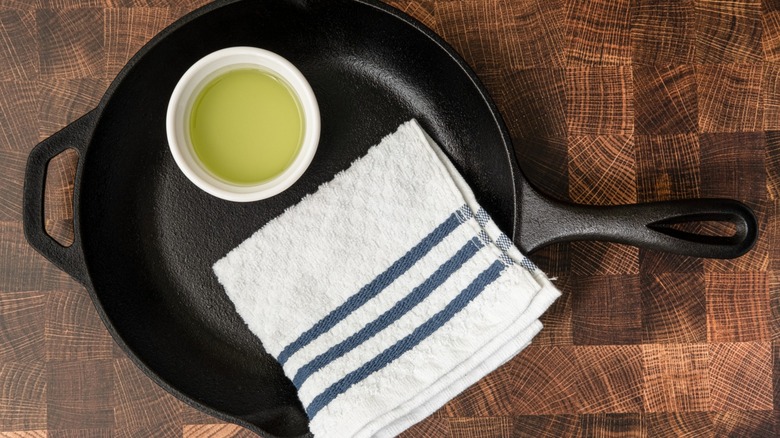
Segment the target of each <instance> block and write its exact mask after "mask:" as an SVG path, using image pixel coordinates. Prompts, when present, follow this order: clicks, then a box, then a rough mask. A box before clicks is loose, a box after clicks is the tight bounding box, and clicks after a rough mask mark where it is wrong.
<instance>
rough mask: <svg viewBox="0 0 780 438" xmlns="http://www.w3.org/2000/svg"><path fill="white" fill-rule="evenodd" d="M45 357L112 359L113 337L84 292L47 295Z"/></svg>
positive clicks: (50, 358)
mask: <svg viewBox="0 0 780 438" xmlns="http://www.w3.org/2000/svg"><path fill="white" fill-rule="evenodd" d="M45 320H46V359H47V360H68V361H72V360H95V359H111V358H112V357H113V356H112V351H111V348H112V345H113V343H114V342H113V340H112V339H111V335H109V334H108V330H106V327H105V325H103V322H102V321H101V320H100V318H99V317H98V314H97V312H96V311H95V308H94V306H93V305H92V301H91V300H90V298H89V296H88V295H87V294H85V293H84V292H83V291H62V292H59V291H58V292H51V293H49V294H48V295H47V296H46V318H45Z"/></svg>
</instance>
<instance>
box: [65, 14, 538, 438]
mask: <svg viewBox="0 0 780 438" xmlns="http://www.w3.org/2000/svg"><path fill="white" fill-rule="evenodd" d="M243 1H250V0H215V1H214V2H212V3H210V4H208V5H204V6H201V7H199V8H197V9H195V10H194V11H191V12H189V13H187V14H185V15H184V16H182V17H180V18H179V19H177V20H176V21H174V22H173V23H171V24H170V25H168V26H167V27H165V28H164V29H163V30H161V31H160V32H159V33H157V34H156V35H155V36H154V37H152V39H150V40H149V41H148V42H147V43H146V44H144V45H143V46H142V47H141V48H140V49H139V50H138V51H137V52H136V53H135V54H134V55H133V56H132V57H131V58H130V59H129V60H128V61H127V63H126V64H125V65H124V67H122V69H121V70H120V71H119V73H117V75H116V77H115V78H114V79H113V80H112V81H111V84H110V85H109V87H108V88H107V89H106V91H105V93H104V94H103V96H102V97H101V99H100V102H99V103H98V105H97V106H96V107H95V108H94V109H92V110H90V111H89V112H88V113H93V114H94V121H93V126H92V128H91V131H90V135H89V138H88V139H86V141H85V146H84V149H83V151H82V152H81V156H80V157H79V167H78V169H77V172H79V173H81V172H82V168H81V167H82V165H83V163H84V162H85V159H86V157H87V155H88V153H89V150H90V148H91V146H92V140H93V135H94V132H95V130H96V129H97V127H98V125H99V124H100V123H101V121H102V119H103V114H104V110H105V107H106V106H107V105H108V103H109V102H110V101H111V99H112V98H113V95H114V94H115V92H116V90H117V89H118V88H119V87H120V86H121V85H122V83H123V82H124V80H125V78H126V77H127V75H128V74H129V72H130V70H132V69H133V68H134V67H135V65H136V64H137V63H138V62H139V61H140V60H141V59H142V58H143V57H144V56H146V54H147V53H148V52H149V51H150V50H152V48H154V47H155V46H156V45H157V44H159V43H160V42H161V41H163V40H164V39H165V38H166V37H167V36H168V35H170V34H171V33H173V32H175V31H177V30H178V29H180V28H181V27H183V26H185V25H186V24H188V23H189V22H191V21H193V20H195V19H196V18H199V17H201V16H203V15H205V14H208V13H210V12H213V11H215V10H217V9H220V8H222V7H225V6H228V5H231V4H234V3H240V2H243ZM287 1H292V0H287ZM343 2H344V3H357V4H358V5H363V6H368V7H371V8H374V9H376V10H378V11H380V12H382V13H385V14H388V15H389V16H390V17H392V18H395V19H398V20H400V21H401V22H402V23H403V24H404V25H407V26H411V27H412V28H414V29H415V30H417V31H418V32H420V33H421V34H422V37H425V38H427V39H428V40H430V41H431V42H433V43H434V44H436V46H438V48H439V49H440V50H442V51H443V52H444V53H445V54H447V55H448V56H449V57H450V59H452V61H454V62H455V64H456V65H457V66H458V67H459V68H460V70H461V71H462V72H463V73H464V74H465V75H466V77H468V79H469V80H470V81H471V83H472V85H473V87H474V89H476V91H477V92H478V93H479V95H480V96H481V97H482V102H483V103H484V104H485V105H486V106H487V111H488V112H489V113H490V115H491V117H492V118H493V121H494V122H495V124H496V128H497V129H498V133H499V135H500V138H501V142H502V143H503V147H504V151H505V153H506V160H507V164H508V165H509V173H510V176H511V184H512V196H513V199H512V203H513V205H512V207H513V208H512V222H511V223H512V235H511V237H512V239H513V240H514V238H515V237H516V236H515V234H516V232H517V215H518V193H517V191H518V187H517V178H518V175H520V177H523V176H522V171H521V170H520V168H519V164H518V162H517V158H516V156H515V155H514V150H513V148H512V141H511V137H510V135H509V131H508V129H507V127H506V124H505V122H504V120H503V118H502V117H501V113H500V112H499V110H498V107H497V106H496V104H495V102H493V100H492V98H491V97H490V94H489V93H488V91H487V89H486V88H485V86H484V85H483V84H482V82H481V81H480V79H479V78H478V77H477V75H476V73H475V72H474V70H473V69H472V68H471V67H470V66H469V65H468V64H467V63H466V61H465V60H464V59H463V58H462V57H461V56H460V55H459V54H458V53H457V52H456V51H455V49H454V48H453V47H452V46H450V44H449V43H447V42H446V41H445V40H444V39H443V38H442V37H441V36H439V35H438V34H436V33H435V32H434V31H433V30H431V29H430V28H428V27H427V26H426V25H425V24H423V23H422V22H420V21H419V20H417V19H415V18H414V17H412V16H410V15H408V14H406V13H405V12H403V11H401V10H400V9H397V8H395V7H393V6H391V5H388V4H385V3H383V2H381V1H380V0H343ZM88 113H87V114H88ZM78 182H79V184H78V185H76V186H75V187H74V193H73V203H74V211H75V212H76V214H75V215H74V218H73V221H74V228H75V229H77V230H78V233H76V240H77V241H76V242H75V243H77V244H78V249H79V251H81V253H82V260H83V261H84V265H85V266H84V267H85V271H86V275H85V279H84V286H85V289H86V290H87V292H88V293H89V296H90V299H91V300H92V303H93V305H94V306H95V309H96V310H97V312H98V315H99V316H100V319H101V321H102V322H103V324H104V325H105V327H106V329H107V330H108V331H109V333H110V334H111V337H112V338H113V340H114V342H116V343H117V344H118V345H119V346H120V347H121V349H122V351H124V352H125V353H126V354H127V356H128V357H129V358H130V360H131V361H132V362H133V364H134V365H135V366H137V367H138V368H139V369H140V370H141V371H142V372H143V373H144V374H145V375H146V376H148V377H149V378H150V379H152V380H153V381H154V382H155V383H156V384H157V385H158V386H160V387H161V388H163V389H164V390H165V391H166V392H168V393H169V394H171V395H173V396H174V397H176V398H177V399H178V400H180V401H182V402H183V403H185V404H187V405H189V406H191V407H193V408H195V409H197V410H199V411H201V412H204V413H206V414H208V415H211V416H213V417H215V418H218V419H220V420H223V421H226V422H229V423H233V424H237V425H239V426H242V427H244V428H246V429H248V430H250V431H252V432H254V433H256V434H258V435H260V436H263V437H276V435H273V434H271V433H270V432H267V431H265V430H263V429H261V428H260V427H259V426H257V425H255V424H252V423H250V422H248V421H246V420H244V419H242V418H239V417H236V416H233V415H231V414H228V413H225V412H222V411H219V410H216V409H214V408H212V407H210V406H207V405H205V404H203V403H202V402H200V401H198V400H196V399H194V398H193V397H191V396H190V395H188V394H185V393H184V392H182V391H180V390H179V389H178V388H176V387H175V386H173V385H171V384H169V383H168V382H167V381H166V380H164V379H163V378H162V377H161V376H160V375H158V374H157V372H155V371H154V370H153V369H152V368H151V367H149V366H147V365H146V363H145V362H144V361H143V360H142V358H140V357H139V356H138V355H137V354H136V353H135V351H134V350H133V349H131V348H130V347H129V346H128V345H127V344H126V343H125V340H124V338H123V337H122V336H121V335H120V334H119V332H118V331H117V330H116V329H115V327H114V325H113V323H112V319H111V317H110V316H109V315H108V314H107V313H106V311H105V309H104V308H103V306H102V304H101V300H100V297H99V296H98V293H97V291H96V290H95V287H94V285H93V284H92V276H91V274H90V268H89V265H88V264H87V263H86V257H84V254H85V252H86V250H85V248H84V245H83V239H82V238H81V236H82V228H81V221H80V216H81V196H80V192H81V189H82V181H81V180H80V179H79V181H78ZM300 436H301V437H308V436H311V432H309V433H307V434H304V435H300Z"/></svg>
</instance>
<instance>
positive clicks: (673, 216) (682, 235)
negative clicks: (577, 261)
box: [520, 190, 758, 259]
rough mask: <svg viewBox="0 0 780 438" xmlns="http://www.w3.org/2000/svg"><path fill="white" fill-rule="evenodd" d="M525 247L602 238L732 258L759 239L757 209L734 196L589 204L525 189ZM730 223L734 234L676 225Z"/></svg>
mask: <svg viewBox="0 0 780 438" xmlns="http://www.w3.org/2000/svg"><path fill="white" fill-rule="evenodd" d="M522 208H523V210H522V213H521V230H520V231H521V233H520V246H521V248H522V249H523V250H526V251H528V252H531V251H533V250H535V249H538V248H541V247H543V246H546V245H548V244H551V243H557V242H570V241H575V240H602V241H608V242H616V243H624V244H628V245H633V246H638V247H642V248H649V249H653V250H657V251H665V252H670V253H674V254H682V255H686V256H693V257H706V258H714V259H730V258H736V257H739V256H741V255H742V254H744V253H746V252H747V251H748V250H750V248H752V247H753V245H754V244H755V242H756V238H757V235H758V224H757V221H756V216H755V215H754V214H753V211H752V210H751V209H750V208H749V207H747V206H746V205H745V204H743V203H741V202H739V201H735V200H732V199H690V200H679V201H663V202H650V203H644V204H632V205H615V206H587V205H579V204H569V203H564V202H560V201H555V200H552V199H550V198H547V197H545V196H544V195H541V194H539V193H536V191H535V190H528V191H526V192H525V194H524V199H523V207H522ZM702 221H719V222H729V223H731V224H733V225H734V226H735V227H736V232H735V233H734V235H732V236H712V235H704V234H696V233H691V232H686V231H681V230H678V229H674V228H671V227H670V225H675V224H683V223H696V222H702Z"/></svg>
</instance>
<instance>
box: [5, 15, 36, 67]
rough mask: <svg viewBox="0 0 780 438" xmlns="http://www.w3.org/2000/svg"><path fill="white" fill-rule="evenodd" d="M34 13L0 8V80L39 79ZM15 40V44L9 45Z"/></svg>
mask: <svg viewBox="0 0 780 438" xmlns="http://www.w3.org/2000/svg"><path fill="white" fill-rule="evenodd" d="M36 35H37V32H36V28H35V12H34V11H32V10H29V9H28V10H18V9H5V8H3V9H0V42H2V43H0V65H2V66H4V67H3V68H2V69H0V81H8V80H13V81H30V80H35V79H37V78H38V39H37V38H36ZM12 38H13V39H14V41H15V40H16V39H17V38H18V39H19V41H18V43H16V41H15V43H14V44H10V41H11V39H12Z"/></svg>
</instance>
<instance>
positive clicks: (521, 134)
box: [491, 67, 566, 147]
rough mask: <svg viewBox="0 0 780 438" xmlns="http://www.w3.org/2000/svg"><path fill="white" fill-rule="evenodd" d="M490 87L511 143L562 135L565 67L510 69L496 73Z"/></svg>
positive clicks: (564, 119) (563, 129)
mask: <svg viewBox="0 0 780 438" xmlns="http://www.w3.org/2000/svg"><path fill="white" fill-rule="evenodd" d="M491 88H492V89H497V90H501V91H500V92H499V93H496V94H495V98H496V102H497V104H498V106H499V108H500V109H501V112H502V113H503V114H506V115H507V116H508V117H511V118H512V119H513V120H516V121H517V123H512V127H513V129H512V138H513V139H516V141H515V143H516V146H515V147H523V144H524V143H525V141H526V139H538V138H566V92H565V90H566V70H565V69H563V68H541V67H540V68H532V69H527V70H513V71H511V72H509V73H507V74H504V75H501V76H500V84H495V86H493V87H491Z"/></svg>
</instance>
